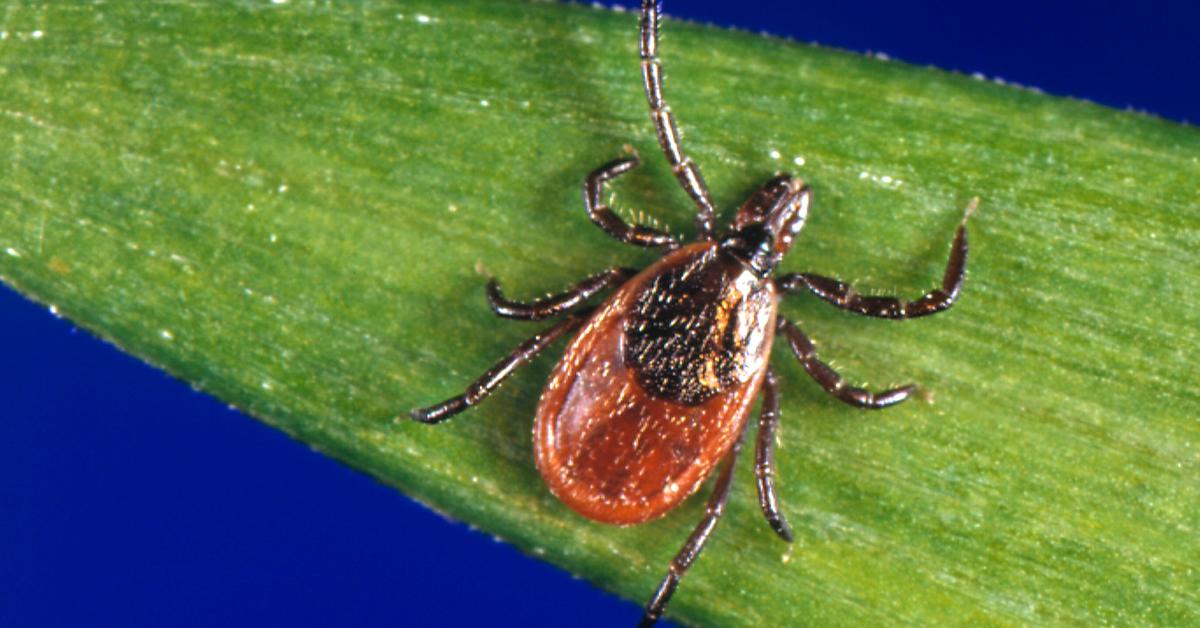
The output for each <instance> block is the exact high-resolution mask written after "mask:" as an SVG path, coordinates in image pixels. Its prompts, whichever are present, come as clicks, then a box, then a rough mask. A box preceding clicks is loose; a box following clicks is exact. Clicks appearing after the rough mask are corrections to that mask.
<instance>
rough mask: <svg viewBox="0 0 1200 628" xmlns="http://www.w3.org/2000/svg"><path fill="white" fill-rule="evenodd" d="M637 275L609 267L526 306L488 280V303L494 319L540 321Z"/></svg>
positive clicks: (622, 269) (631, 270) (627, 270)
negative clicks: (497, 317) (508, 296)
mask: <svg viewBox="0 0 1200 628" xmlns="http://www.w3.org/2000/svg"><path fill="white" fill-rule="evenodd" d="M636 274H637V271H636V270H634V269H632V268H610V269H608V270H606V271H603V272H599V273H596V274H595V275H592V276H590V277H588V278H587V279H584V280H583V281H581V282H579V283H577V284H575V285H574V286H571V288H570V289H568V290H567V291H566V292H563V293H561V294H555V295H551V296H548V297H544V298H541V299H538V300H536V301H533V302H530V303H521V302H518V301H510V300H508V299H506V298H505V297H504V294H503V293H502V292H500V284H499V283H498V282H497V281H496V280H495V279H492V280H491V281H489V282H488V285H487V298H488V303H489V304H490V305H491V306H492V311H493V312H495V313H496V315H497V316H503V317H504V318H515V319H519V320H524V321H540V320H542V319H544V318H549V317H551V316H555V315H557V314H562V313H563V312H566V311H567V310H570V309H571V308H573V307H575V306H577V305H579V304H580V303H583V302H584V301H586V300H588V298H590V297H591V296H592V295H594V294H596V293H597V292H600V291H601V290H603V289H605V288H608V287H609V286H619V285H621V284H623V283H625V282H626V281H627V280H628V279H629V278H630V277H633V276H634V275H636Z"/></svg>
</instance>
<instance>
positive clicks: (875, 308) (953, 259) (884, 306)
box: [778, 198, 979, 318]
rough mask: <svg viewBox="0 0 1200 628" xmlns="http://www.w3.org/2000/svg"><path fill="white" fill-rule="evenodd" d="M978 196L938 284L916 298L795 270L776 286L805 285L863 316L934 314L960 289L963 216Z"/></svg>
mask: <svg viewBox="0 0 1200 628" xmlns="http://www.w3.org/2000/svg"><path fill="white" fill-rule="evenodd" d="M978 204H979V199H978V198H976V199H972V201H971V202H970V204H968V205H967V210H966V213H965V214H964V215H963V219H962V222H961V223H959V225H958V230H957V231H955V232H954V244H952V245H951V247H950V260H949V261H948V262H947V263H946V272H945V274H943V275H942V287H941V289H939V290H934V291H933V292H929V293H927V294H925V295H924V296H922V297H921V298H919V299H917V300H916V301H905V300H904V299H900V298H897V297H870V296H863V295H861V294H859V293H858V290H855V288H854V286H851V285H849V284H846V283H842V282H841V281H838V280H837V279H833V278H831V277H824V276H821V275H814V274H811V273H796V274H791V275H785V276H783V277H781V278H780V279H779V282H778V285H779V287H780V288H782V289H783V290H786V291H788V292H796V291H798V290H801V289H804V288H807V289H808V290H810V291H812V293H813V294H815V295H817V296H819V297H821V298H822V299H825V300H826V301H828V302H830V303H832V304H834V305H836V306H838V307H839V308H841V309H843V310H849V311H851V312H855V313H857V314H862V315H864V316H875V317H878V318H917V317H918V316H928V315H930V314H936V313H937V312H941V311H942V310H946V309H949V308H950V306H951V305H954V300H955V299H957V298H958V292H959V290H960V289H962V284H963V277H964V275H966V271H967V218H970V217H971V213H972V212H974V211H975V207H976V206H977V205H978Z"/></svg>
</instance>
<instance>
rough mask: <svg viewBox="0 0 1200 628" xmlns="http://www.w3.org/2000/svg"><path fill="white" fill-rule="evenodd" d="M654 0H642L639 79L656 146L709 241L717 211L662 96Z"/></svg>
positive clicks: (701, 235) (713, 229) (703, 238)
mask: <svg viewBox="0 0 1200 628" xmlns="http://www.w3.org/2000/svg"><path fill="white" fill-rule="evenodd" d="M660 17H661V16H660V14H659V6H658V2H657V0H642V20H641V33H642V37H641V46H640V48H639V51H640V52H641V59H642V82H643V83H644V84H645V87H646V101H647V102H649V103H650V119H651V120H653V121H654V129H655V130H656V131H657V134H658V145H659V146H661V147H662V150H663V154H665V155H666V156H667V161H668V162H670V164H671V172H672V173H674V174H675V179H676V180H678V181H679V185H680V186H682V187H683V191H685V192H687V194H688V196H690V197H692V201H693V202H695V203H696V209H697V210H698V211H697V213H696V228H697V230H699V232H700V238H701V239H702V240H712V239H713V238H714V237H715V234H716V211H715V210H714V209H713V203H712V199H711V198H710V197H709V194H708V186H707V185H705V183H704V178H703V177H701V176H700V168H699V167H698V166H697V165H696V162H694V161H692V158H691V157H688V156H687V155H686V154H685V153H684V152H683V149H682V148H681V147H680V145H679V127H678V126H676V124H675V115H674V114H672V113H671V107H670V106H669V105H667V101H666V99H664V98H663V90H662V86H663V70H662V63H661V62H659V60H658V25H659V20H660Z"/></svg>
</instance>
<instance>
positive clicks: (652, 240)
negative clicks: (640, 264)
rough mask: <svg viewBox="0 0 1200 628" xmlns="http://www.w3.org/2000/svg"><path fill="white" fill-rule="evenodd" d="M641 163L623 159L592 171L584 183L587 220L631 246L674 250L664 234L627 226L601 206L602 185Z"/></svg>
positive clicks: (665, 233)
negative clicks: (589, 219)
mask: <svg viewBox="0 0 1200 628" xmlns="http://www.w3.org/2000/svg"><path fill="white" fill-rule="evenodd" d="M639 163H641V162H639V161H638V158H637V157H622V158H620V159H616V160H614V161H610V162H608V163H606V164H604V165H603V166H600V167H599V168H597V169H595V170H593V171H592V173H591V174H589V175H588V177H587V180H585V181H584V183H583V202H584V205H585V206H586V207H587V213H588V218H591V219H592V222H594V223H596V226H598V227H600V228H601V229H603V230H604V232H605V233H607V234H608V235H610V236H612V237H614V238H616V239H618V240H620V241H622V242H624V243H625V244H632V245H634V246H648V247H653V246H663V247H666V248H668V249H674V248H677V247H678V246H679V243H678V242H676V241H675V239H674V238H672V237H671V235H670V234H668V233H667V232H665V231H660V230H658V229H653V228H651V227H643V226H642V225H632V226H631V225H628V224H626V223H625V221H624V220H621V217H620V216H617V214H616V212H614V211H613V210H612V208H610V207H609V206H608V205H605V204H604V184H605V183H608V182H609V181H611V180H613V179H615V178H617V177H619V176H621V175H623V174H625V173H626V172H629V171H630V170H633V169H634V168H636V167H637V166H638V164H639Z"/></svg>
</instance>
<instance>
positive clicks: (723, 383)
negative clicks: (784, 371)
mask: <svg viewBox="0 0 1200 628" xmlns="http://www.w3.org/2000/svg"><path fill="white" fill-rule="evenodd" d="M696 273H701V274H702V275H703V279H704V282H706V283H705V285H706V286H708V288H712V289H705V290H702V291H698V290H696V284H695V282H694V281H693V282H692V283H691V284H689V283H688V281H690V280H693V279H695V277H696ZM676 278H682V280H681V281H675V279H676ZM711 282H717V284H712V283H711ZM714 286H715V287H714ZM648 290H654V291H656V292H654V293H648V292H647V291H648ZM701 293H703V294H701ZM699 298H703V299H704V301H703V302H702V303H703V304H709V303H710V302H711V305H712V307H711V308H708V307H706V308H703V310H702V311H701V313H700V314H697V315H696V316H695V317H693V318H694V320H692V321H691V322H692V323H696V324H691V323H689V324H684V325H682V326H681V327H680V332H679V337H678V338H674V337H671V336H669V335H667V336H664V335H663V334H664V333H666V332H663V330H664V329H667V330H669V329H671V326H670V325H669V324H666V323H669V322H670V321H672V320H674V317H672V316H664V315H659V316H658V318H657V319H656V318H655V316H656V313H655V312H653V311H651V312H650V313H649V314H647V311H646V310H647V307H646V304H647V303H649V302H651V301H655V302H657V301H658V300H662V301H663V302H664V303H672V302H684V303H688V299H699ZM775 303H776V295H775V292H774V288H773V286H772V284H771V283H770V282H764V281H761V280H759V279H758V278H757V277H755V276H754V275H753V274H752V273H750V271H749V270H747V269H745V267H743V266H742V265H741V264H740V263H738V262H736V261H735V260H732V259H727V258H726V257H724V256H722V255H721V254H720V253H719V252H718V250H717V248H716V245H715V244H713V243H707V242H705V243H699V244H693V245H690V246H687V247H684V248H682V249H679V250H678V251H675V252H673V253H671V254H669V255H667V256H666V257H664V258H663V259H662V260H660V261H659V262H658V263H656V264H654V265H653V266H651V267H650V268H648V269H646V270H645V271H643V272H642V273H640V274H639V275H637V276H636V277H634V278H633V279H631V280H629V281H628V282H627V283H626V284H625V285H624V286H622V287H621V288H620V289H618V290H617V291H616V292H615V293H613V295H612V296H610V297H609V299H608V300H607V301H606V302H605V303H604V304H603V305H601V306H600V308H599V309H598V310H597V311H596V313H595V314H594V315H593V316H592V318H591V320H589V321H588V324H587V325H586V326H585V327H584V328H583V329H582V330H580V332H579V333H578V334H577V335H576V336H575V338H574V339H573V340H572V341H571V343H570V345H569V346H568V347H567V351H566V354H565V355H564V356H563V358H562V360H561V361H559V363H558V365H557V366H555V369H554V372H553V374H552V375H551V377H550V381H549V383H548V384H547V386H546V390H545V391H544V392H543V393H542V398H541V402H540V403H539V405H538V411H537V419H536V422H535V425H534V451H535V455H536V459H537V466H538V470H539V471H540V472H541V474H542V477H543V478H544V479H545V481H546V484H547V486H549V487H550V490H551V492H553V493H554V495H555V496H557V497H558V498H559V499H560V500H562V501H563V502H564V503H566V504H567V505H568V506H570V507H571V508H572V509H573V510H575V511H577V512H578V513H580V514H582V515H583V516H585V517H588V518H589V519H594V520H597V521H602V522H605V523H613V524H634V523H640V522H643V521H647V520H650V519H654V518H656V517H659V516H662V515H663V514H665V513H666V512H668V511H669V510H671V509H672V508H674V507H675V506H677V505H678V504H679V503H680V502H682V501H683V500H684V498H686V497H687V496H688V495H690V494H691V493H693V492H694V491H695V490H696V489H697V488H699V486H700V484H701V483H702V482H703V481H704V479H705V478H706V477H707V476H708V474H709V473H710V472H711V471H712V470H713V469H714V468H715V466H716V465H717V463H718V462H719V461H720V460H721V459H722V458H723V457H724V456H725V454H726V453H728V452H729V449H730V448H731V447H732V446H733V443H734V442H735V441H736V440H737V438H738V436H739V434H740V433H741V431H742V428H743V426H744V425H745V421H746V416H747V414H748V413H749V410H750V406H751V404H752V403H753V402H754V397H755V395H756V394H757V393H758V390H759V387H760V386H761V384H762V379H763V376H764V375H765V374H766V360H767V358H768V353H769V351H770V344H771V339H772V337H773V332H774V327H775ZM689 305H690V303H689ZM697 311H700V310H697ZM668 314H669V312H668ZM647 319H649V322H650V323H656V322H658V323H661V324H657V325H655V324H649V325H648V324H646V323H647ZM664 321H665V322H664ZM701 323H702V324H701ZM646 328H651V329H652V330H654V332H655V333H657V334H658V336H656V337H655V338H650V339H647V338H646V337H645V336H644V335H643V336H638V335H636V334H638V333H639V331H638V330H639V329H640V330H643V332H644V331H645V329H646ZM696 343H700V344H696ZM676 346H678V347H680V354H679V355H684V354H686V355H687V356H688V359H689V360H700V363H699V366H696V367H695V368H689V367H688V366H687V365H688V364H691V362H688V363H687V364H684V363H681V361H680V360H675V359H673V358H674V357H676V356H674V355H673V354H672V351H673V350H672V349H671V347H676ZM698 346H703V347H707V348H706V349H705V350H704V351H696V350H695V348H696V347H698ZM627 347H631V351H630V352H629V353H630V354H632V355H629V354H627V352H626V348H627ZM647 347H648V348H647ZM661 347H667V349H662V348H661ZM643 356H651V357H652V358H653V359H654V360H665V361H666V362H663V363H660V362H647V360H649V359H650V358H644V357H643ZM647 363H649V364H650V367H646V366H644V365H645V364H647ZM639 364H641V366H639ZM662 364H665V366H662ZM648 369H655V377H672V376H678V377H679V378H680V381H679V382H675V385H669V386H668V385H662V386H650V388H652V389H653V390H654V391H655V392H654V394H651V393H650V392H647V386H644V385H643V384H642V383H639V376H640V379H641V380H642V381H646V374H647V371H648ZM672 396H673V398H672Z"/></svg>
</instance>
